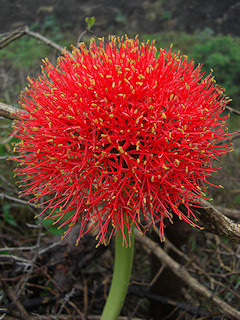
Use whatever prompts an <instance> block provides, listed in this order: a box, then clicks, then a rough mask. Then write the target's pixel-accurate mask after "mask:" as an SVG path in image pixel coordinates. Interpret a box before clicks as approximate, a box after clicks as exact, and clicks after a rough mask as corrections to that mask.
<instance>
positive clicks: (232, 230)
mask: <svg viewBox="0 0 240 320" xmlns="http://www.w3.org/2000/svg"><path fill="white" fill-rule="evenodd" d="M198 200H199V204H200V205H201V206H202V207H201V208H196V207H193V208H192V210H193V212H194V213H195V214H196V216H197V219H198V220H199V222H200V223H199V224H200V226H201V227H203V228H204V229H203V230H204V231H207V232H210V233H214V234H217V235H219V236H222V237H225V238H227V239H229V240H231V241H233V242H237V243H240V224H239V223H235V222H233V221H232V220H231V219H229V218H227V217H226V216H225V215H224V214H222V213H221V212H220V211H219V210H217V209H216V208H215V207H214V206H212V205H211V203H209V202H208V201H206V200H203V199H198ZM181 210H182V211H183V212H184V213H185V214H187V209H186V207H184V206H183V205H181Z"/></svg>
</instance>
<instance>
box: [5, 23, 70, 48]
mask: <svg viewBox="0 0 240 320" xmlns="http://www.w3.org/2000/svg"><path fill="white" fill-rule="evenodd" d="M26 34H27V35H29V36H30V37H32V38H35V39H37V40H40V41H42V42H43V43H45V44H46V45H48V46H50V47H52V48H54V49H56V50H57V51H60V52H61V51H63V50H64V48H63V47H62V46H59V45H58V44H57V43H55V42H53V41H51V40H49V39H48V38H46V37H44V36H42V35H41V34H40V33H37V32H34V31H31V30H29V27H28V26H25V27H23V28H20V29H16V30H14V31H13V32H11V33H9V34H8V35H7V36H6V37H5V38H4V39H3V40H2V41H1V42H0V49H3V48H4V47H6V46H8V45H9V44H10V43H11V42H13V41H14V40H16V39H19V38H20V37H22V36H23V35H26Z"/></svg>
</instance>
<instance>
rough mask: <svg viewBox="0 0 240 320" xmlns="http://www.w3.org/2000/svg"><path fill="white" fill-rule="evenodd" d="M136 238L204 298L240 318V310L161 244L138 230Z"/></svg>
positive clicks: (235, 317) (234, 317) (226, 313)
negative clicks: (208, 286)
mask: <svg viewBox="0 0 240 320" xmlns="http://www.w3.org/2000/svg"><path fill="white" fill-rule="evenodd" d="M135 235H136V238H137V239H138V240H139V241H140V242H141V243H142V244H143V245H144V246H146V247H147V248H148V249H150V251H151V252H152V253H153V254H154V255H155V256H156V257H157V258H158V259H159V260H160V261H161V262H162V263H164V264H165V265H167V266H168V267H169V268H170V269H171V270H172V271H173V272H174V274H176V275H177V276H178V277H179V278H180V279H182V280H183V281H184V282H185V283H186V284H187V285H188V287H189V288H191V289H192V290H194V291H195V292H196V293H197V294H200V295H201V296H203V297H204V298H206V299H208V300H209V301H211V302H212V303H214V304H215V305H216V306H217V307H218V308H219V309H220V310H221V311H222V312H223V313H224V314H225V315H227V316H230V317H231V319H240V312H239V311H237V310H236V309H234V308H232V307H231V306H230V305H228V304H227V303H226V302H224V301H223V300H222V299H220V298H218V297H217V296H215V295H214V292H212V291H210V290H208V289H207V288H206V287H204V286H203V285H202V284H201V283H199V282H198V281H197V280H196V279H194V278H193V277H192V276H191V275H190V273H189V272H188V271H187V270H186V269H185V267H184V266H182V265H181V264H179V263H178V262H176V261H175V260H174V259H172V258H171V257H170V256H169V255H168V254H167V253H166V252H164V250H163V249H162V248H160V246H159V245H158V244H157V243H156V242H154V241H152V240H151V239H149V238H148V237H147V236H144V237H142V236H141V235H140V233H139V232H138V231H136V232H135Z"/></svg>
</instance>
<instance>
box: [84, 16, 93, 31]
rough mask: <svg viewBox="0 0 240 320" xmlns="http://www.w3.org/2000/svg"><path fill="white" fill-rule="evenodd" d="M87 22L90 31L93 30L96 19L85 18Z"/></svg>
mask: <svg viewBox="0 0 240 320" xmlns="http://www.w3.org/2000/svg"><path fill="white" fill-rule="evenodd" d="M85 22H86V24H87V28H88V30H90V29H91V28H92V26H93V25H94V23H95V17H91V18H89V17H86V18H85Z"/></svg>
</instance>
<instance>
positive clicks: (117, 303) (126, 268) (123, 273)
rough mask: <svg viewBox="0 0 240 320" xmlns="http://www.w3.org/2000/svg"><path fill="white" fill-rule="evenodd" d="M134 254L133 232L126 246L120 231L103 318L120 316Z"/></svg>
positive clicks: (106, 319)
mask: <svg viewBox="0 0 240 320" xmlns="http://www.w3.org/2000/svg"><path fill="white" fill-rule="evenodd" d="M125 229H126V228H125ZM125 237H126V239H127V230H125ZM133 255H134V234H133V233H132V235H131V241H130V242H128V246H127V247H126V246H124V245H123V234H122V232H121V231H119V234H118V235H116V236H115V259H114V270H113V278H112V283H111V288H110V291H109V294H108V298H107V302H106V304H105V306H104V309H103V313H102V316H101V320H115V319H117V318H118V315H119V313H120V311H121V309H122V306H123V303H124V300H125V297H126V294H127V290H128V284H129V279H130V275H131V270H132V262H133Z"/></svg>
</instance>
